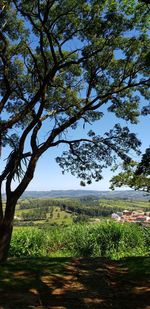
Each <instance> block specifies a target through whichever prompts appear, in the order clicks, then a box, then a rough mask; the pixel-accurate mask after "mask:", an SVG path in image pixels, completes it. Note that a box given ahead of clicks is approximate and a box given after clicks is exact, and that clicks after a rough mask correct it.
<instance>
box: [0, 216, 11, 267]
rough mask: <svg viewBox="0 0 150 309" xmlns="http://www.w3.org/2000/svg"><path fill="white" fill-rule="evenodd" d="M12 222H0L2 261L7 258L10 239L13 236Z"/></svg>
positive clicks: (0, 254)
mask: <svg viewBox="0 0 150 309" xmlns="http://www.w3.org/2000/svg"><path fill="white" fill-rule="evenodd" d="M12 230H13V224H12V222H5V221H4V220H3V222H2V223H1V224H0V263H3V262H5V261H6V260H7V257H8V251H9V247H10V241H11V236H12Z"/></svg>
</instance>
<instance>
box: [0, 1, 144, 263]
mask: <svg viewBox="0 0 150 309" xmlns="http://www.w3.org/2000/svg"><path fill="white" fill-rule="evenodd" d="M148 14H149V9H148V6H147V4H143V3H142V4H141V2H140V1H139V3H138V2H137V1H136V0H133V1H130V2H128V1H126V0H122V1H117V0H116V1H115V0H109V1H108V0H103V1H96V0H90V1H89V0H80V1H77V0H61V1H60V0H42V1H40V0H32V1H28V0H23V1H22V0H13V1H12V0H7V1H2V3H1V5H0V17H1V21H0V26H1V31H0V39H1V41H0V55H1V63H0V68H1V79H0V83H1V95H0V99H1V102H0V112H1V118H0V140H1V147H3V148H4V147H6V146H7V149H9V156H8V158H7V161H5V162H6V165H5V167H4V170H3V171H2V172H1V175H0V184H1V188H2V184H3V183H4V184H5V188H6V206H5V209H4V207H3V206H2V192H1V196H0V261H4V260H6V258H7V255H8V249H9V245H10V240H11V234H12V228H13V218H14V212H15V206H16V203H17V200H18V199H19V197H20V196H21V195H22V193H23V192H24V191H25V189H26V188H27V186H28V184H29V183H30V181H31V180H32V178H33V176H34V171H35V168H36V164H37V162H38V160H39V158H40V157H41V155H42V154H43V153H44V152H45V151H46V150H47V149H51V148H52V147H56V146H59V145H61V144H65V145H66V147H68V150H66V152H64V153H63V154H62V156H61V157H58V158H57V159H56V160H57V162H58V164H59V165H60V166H61V167H62V168H63V171H70V172H71V173H72V174H73V175H77V176H78V177H80V178H81V184H82V185H85V184H86V183H88V184H90V183H91V181H92V179H95V180H96V181H99V180H100V179H101V178H102V175H101V173H102V169H103V168H105V167H107V166H111V164H112V163H113V162H114V161H115V160H116V158H117V157H119V158H120V159H121V160H123V161H125V162H130V157H129V151H130V150H131V149H132V150H134V151H138V149H139V146H140V141H139V140H138V139H137V138H136V136H135V134H133V133H131V132H130V131H129V129H128V127H121V125H120V124H116V125H115V126H114V128H112V129H111V130H110V131H108V132H106V133H105V134H104V135H103V136H101V135H100V134H99V135H96V133H95V132H94V131H93V130H90V131H89V132H88V134H87V136H86V137H85V136H84V138H83V137H82V136H81V138H80V139H74V140H70V139H69V137H68V136H69V134H68V132H69V131H70V130H75V129H76V127H77V125H78V123H80V122H81V123H83V127H84V126H85V125H86V124H92V123H93V122H95V121H98V122H99V127H100V124H101V122H100V121H101V118H102V117H103V113H102V108H103V106H107V109H108V111H109V112H111V113H114V115H115V116H117V117H118V118H121V119H125V120H126V121H130V122H131V123H136V122H137V119H138V116H139V115H140V114H141V112H142V104H141V98H142V97H143V98H145V99H146V100H148V98H149V90H148V88H149V81H150V79H149V77H148V72H149V56H148V50H149V38H148V35H147V30H148V29H147V25H148V16H149V15H148ZM145 109H147V107H145ZM145 109H144V110H145ZM144 110H143V111H144ZM43 127H44V131H45V130H46V128H47V133H46V134H45V132H44V133H43ZM16 179H18V181H19V183H18V182H16V187H15V189H12V182H13V180H16Z"/></svg>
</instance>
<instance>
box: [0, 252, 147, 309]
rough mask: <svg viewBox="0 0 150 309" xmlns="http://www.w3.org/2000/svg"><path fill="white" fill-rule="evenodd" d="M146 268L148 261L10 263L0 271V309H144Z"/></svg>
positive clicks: (37, 260)
mask: <svg viewBox="0 0 150 309" xmlns="http://www.w3.org/2000/svg"><path fill="white" fill-rule="evenodd" d="M148 263H149V259H146V258H139V259H138V258H133V259H131V258H130V259H127V260H122V261H120V262H112V261H109V260H107V259H105V258H81V259H73V258H43V257H42V258H41V257H40V258H21V259H10V260H9V261H8V263H7V264H6V265H3V266H1V267H0V309H23V308H24V309H25V308H26V309H28V308H41V309H42V308H51V309H56V308H57V309H79V308H83V309H84V308H91V309H94V308H95V309H96V308H100V309H101V308H104V309H105V308H113V309H120V308H121V309H127V308H132V309H145V308H146V306H148V301H149V298H148V279H149V277H148V276H147V277H146V278H145V277H144V274H145V272H146V270H147V267H148V266H146V265H148ZM132 265H134V267H132ZM135 265H140V269H141V270H140V271H139V272H138V275H137V273H136V269H137V267H136V266H135ZM144 278H145V279H144ZM147 308H148V307H147Z"/></svg>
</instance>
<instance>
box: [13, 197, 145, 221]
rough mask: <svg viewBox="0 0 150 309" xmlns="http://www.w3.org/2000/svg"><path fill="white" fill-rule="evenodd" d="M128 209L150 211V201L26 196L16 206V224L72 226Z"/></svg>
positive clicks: (108, 216)
mask: <svg viewBox="0 0 150 309" xmlns="http://www.w3.org/2000/svg"><path fill="white" fill-rule="evenodd" d="M124 209H129V210H143V211H150V202H149V201H128V200H106V199H100V200H98V199H94V198H74V199H71V198H49V199H22V200H19V202H18V204H17V207H16V213H15V217H16V220H15V225H18V224H19V225H34V226H37V225H41V226H42V225H46V226H47V225H48V226H50V225H65V226H68V225H70V224H72V223H73V222H76V221H85V219H86V221H87V220H91V219H93V220H94V219H95V218H99V219H100V220H103V219H104V218H110V217H111V214H112V213H113V212H116V211H123V210H124ZM93 220H92V221H93Z"/></svg>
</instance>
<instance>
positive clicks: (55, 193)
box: [22, 190, 150, 200]
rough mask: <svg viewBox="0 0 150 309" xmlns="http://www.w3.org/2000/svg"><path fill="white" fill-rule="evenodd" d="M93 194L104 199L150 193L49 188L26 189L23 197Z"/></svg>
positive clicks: (141, 197)
mask: <svg viewBox="0 0 150 309" xmlns="http://www.w3.org/2000/svg"><path fill="white" fill-rule="evenodd" d="M84 196H95V197H97V198H104V199H105V198H106V199H126V200H150V195H148V194H146V193H144V192H139V191H133V190H126V191H94V190H51V191H26V192H25V193H24V194H23V195H22V197H23V198H50V197H70V198H77V197H84Z"/></svg>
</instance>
